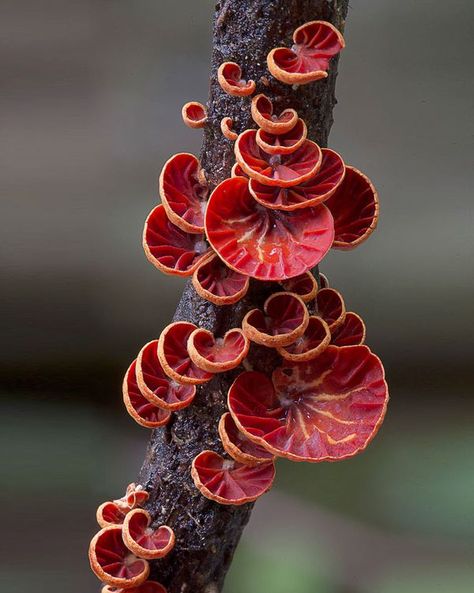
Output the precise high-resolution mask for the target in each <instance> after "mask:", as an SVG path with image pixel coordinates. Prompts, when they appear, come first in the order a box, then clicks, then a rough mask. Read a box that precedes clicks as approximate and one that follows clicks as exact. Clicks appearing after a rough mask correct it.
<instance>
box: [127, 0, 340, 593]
mask: <svg viewBox="0 0 474 593" xmlns="http://www.w3.org/2000/svg"><path fill="white" fill-rule="evenodd" d="M347 8H348V0H223V1H222V2H219V3H217V5H216V11H215V19H214V34H213V52H212V66H211V84H210V94H209V102H208V124H207V126H206V128H205V131H204V141H203V145H202V151H201V161H202V165H203V167H204V169H205V172H206V176H207V179H208V181H209V183H210V185H211V188H212V187H214V186H215V185H216V184H217V183H219V182H220V181H222V180H223V179H225V178H226V177H229V176H230V169H231V167H232V165H233V163H234V156H233V143H232V142H229V141H228V140H226V139H225V138H224V137H223V135H222V133H221V130H220V121H221V119H222V118H223V117H224V116H230V117H231V118H232V119H233V121H234V127H235V129H236V131H237V132H241V131H243V130H245V129H247V128H250V127H255V125H254V123H253V121H252V119H251V116H250V108H249V107H250V100H249V99H248V98H236V97H231V96H229V95H226V94H225V93H224V92H223V91H222V90H221V88H220V86H219V85H218V83H217V76H216V72H217V69H218V67H219V65H220V64H221V63H222V62H223V61H235V62H237V63H238V64H240V65H241V66H242V70H243V72H244V75H245V77H246V78H248V79H253V80H255V81H256V83H257V92H264V93H265V94H266V95H267V96H269V97H270V98H271V99H272V100H273V102H274V104H275V109H276V112H277V113H279V112H280V110H281V109H283V108H285V107H289V106H291V107H294V108H295V109H296V110H297V111H298V113H299V115H300V116H301V117H302V118H303V119H304V120H305V121H306V123H307V125H308V136H309V137H310V138H311V139H313V140H315V141H316V142H318V143H319V144H320V145H322V146H325V145H326V143H327V139H328V135H329V130H330V128H331V125H332V121H333V119H332V110H333V107H334V105H335V103H336V99H335V95H334V88H335V82H336V72H337V59H334V60H333V63H332V65H331V68H330V72H329V76H328V78H327V79H325V80H322V81H318V82H316V83H313V84H308V85H305V86H301V87H298V88H297V89H293V88H292V87H290V86H287V85H283V84H280V83H279V82H278V81H276V80H275V79H273V78H272V77H271V76H270V74H269V72H268V70H267V67H266V56H267V54H268V52H269V51H270V50H271V49H272V48H273V47H277V46H280V45H291V35H292V32H293V31H294V29H295V28H296V27H297V26H299V25H301V24H303V23H304V22H306V21H309V20H316V19H321V20H327V21H330V22H332V23H333V24H335V25H336V27H338V28H339V29H340V30H343V27H344V19H345V17H346V14H347ZM271 290H272V287H271V285H269V284H264V283H257V282H254V283H253V284H252V285H251V289H250V291H249V294H248V295H247V297H246V298H245V299H244V300H243V301H241V302H240V303H238V304H237V305H234V306H227V307H216V306H214V305H212V304H210V303H208V302H207V301H204V300H203V299H201V298H200V297H199V296H198V295H197V294H196V293H195V291H194V290H193V288H192V286H191V285H190V284H188V285H187V286H186V288H185V290H184V293H183V296H182V298H181V301H180V303H179V305H178V308H177V310H176V314H175V317H174V319H175V320H187V321H192V322H193V323H195V324H196V325H198V326H200V327H205V328H208V329H210V330H212V331H213V332H214V334H215V335H222V334H223V333H224V332H225V331H226V330H227V329H229V328H231V327H240V325H241V321H242V317H243V316H244V314H245V313H246V312H247V311H248V310H249V309H250V308H253V307H255V306H257V305H260V304H261V303H262V301H263V299H264V298H265V296H266V295H268V293H269V292H270V291H271ZM273 356H274V355H273V352H272V351H269V350H267V349H265V348H262V347H253V348H252V350H251V352H250V355H249V359H250V362H251V364H252V365H253V366H254V368H256V369H257V370H265V369H267V368H269V367H271V365H272V364H273V363H274V359H273ZM238 372H239V371H234V372H231V373H226V374H223V375H218V376H216V377H215V378H214V379H213V380H212V381H211V382H209V383H208V384H206V385H204V386H203V387H200V388H199V392H198V395H197V396H196V399H195V402H194V403H193V405H192V406H190V407H189V408H187V409H185V410H183V411H180V412H178V413H176V414H175V415H174V416H173V419H172V421H171V423H170V424H169V425H168V426H167V427H165V428H164V429H158V430H155V431H153V433H152V437H151V440H150V443H149V446H148V450H147V454H146V458H145V461H144V463H143V467H142V469H141V472H140V476H139V478H138V481H139V483H141V484H143V485H144V486H145V487H146V488H147V490H149V491H150V493H151V496H150V500H149V502H148V504H147V509H148V510H149V511H150V513H151V514H152V516H153V518H154V521H155V524H157V525H159V524H162V523H166V524H167V525H170V526H171V527H172V528H173V529H174V531H175V534H176V546H175V549H174V551H173V552H172V553H171V554H170V555H169V556H167V557H166V558H165V559H163V560H160V561H157V562H154V563H153V567H152V577H155V578H156V579H157V580H159V581H161V582H162V583H163V584H164V585H166V586H167V587H168V591H169V593H187V592H188V591H189V593H218V592H219V591H221V590H222V586H223V582H224V578H225V575H226V573H227V570H228V569H229V566H230V563H231V560H232V556H233V554H234V551H235V548H236V546H237V544H238V541H239V539H240V536H241V533H242V530H243V528H244V526H245V525H246V523H247V521H248V519H249V516H250V513H251V510H252V506H253V505H252V504H246V505H243V506H240V507H232V506H223V505H219V504H217V503H215V502H212V501H209V500H207V499H206V498H204V497H203V496H202V495H201V494H200V493H199V492H198V490H197V489H196V488H195V486H194V484H193V481H192V479H191V476H190V465H191V462H192V460H193V458H194V457H195V456H196V455H197V454H198V453H200V452H201V451H202V450H204V449H211V450H214V451H218V452H222V446H221V443H220V440H219V437H218V434H217V424H218V421H219V418H220V416H221V414H222V413H223V412H224V411H225V410H226V395H227V390H228V387H229V385H230V383H231V381H232V380H233V378H234V377H235V376H236V374H238ZM262 504H264V502H263V503H262Z"/></svg>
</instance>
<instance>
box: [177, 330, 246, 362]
mask: <svg viewBox="0 0 474 593" xmlns="http://www.w3.org/2000/svg"><path fill="white" fill-rule="evenodd" d="M249 346H250V344H249V341H248V338H247V337H246V336H245V334H244V332H243V331H242V330H241V329H238V328H234V329H230V330H229V331H228V332H226V334H225V335H224V337H223V338H215V337H214V335H213V333H212V332H210V331H208V330H207V329H202V328H197V329H195V330H194V331H193V332H192V334H191V335H190V336H189V338H188V352H189V356H190V358H191V360H192V361H193V363H194V364H195V365H196V366H197V367H199V368H200V369H202V370H204V371H208V372H210V373H223V372H224V371H230V370H231V369H235V367H238V366H239V364H240V363H241V362H242V361H243V360H244V358H245V357H246V356H247V353H248V351H249Z"/></svg>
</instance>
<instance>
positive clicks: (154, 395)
mask: <svg viewBox="0 0 474 593" xmlns="http://www.w3.org/2000/svg"><path fill="white" fill-rule="evenodd" d="M136 376H137V383H138V387H139V389H140V391H141V393H142V395H143V396H144V397H145V398H146V399H147V400H148V401H149V402H151V403H152V404H154V405H155V406H158V407H160V408H163V409H165V410H181V409H182V408H186V407H187V406H189V405H190V404H191V403H192V401H193V399H194V396H195V395H196V387H195V385H182V384H180V383H177V382H176V381H174V380H173V379H170V378H169V377H168V375H167V374H166V373H165V371H164V370H163V367H162V366H161V363H160V360H159V358H158V340H153V341H152V342H148V344H145V346H143V348H142V349H141V350H140V353H139V355H138V356H137V364H136Z"/></svg>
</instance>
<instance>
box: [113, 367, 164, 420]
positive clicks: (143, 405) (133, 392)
mask: <svg viewBox="0 0 474 593" xmlns="http://www.w3.org/2000/svg"><path fill="white" fill-rule="evenodd" d="M136 363H137V361H136V360H134V361H133V362H132V364H131V365H130V366H129V367H128V370H127V372H126V373H125V377H124V380H123V386H122V392H123V402H124V404H125V407H126V409H127V412H128V413H129V414H130V416H131V417H132V418H133V419H134V420H135V422H136V423H137V424H140V426H144V427H145V428H158V427H159V426H164V425H165V424H167V423H168V421H169V419H170V418H171V413H170V412H169V411H168V410H163V409H162V408H159V407H158V406H155V405H154V404H152V403H150V402H149V401H148V400H147V399H146V398H145V397H143V395H142V393H141V391H140V389H139V387H138V383H137V375H136Z"/></svg>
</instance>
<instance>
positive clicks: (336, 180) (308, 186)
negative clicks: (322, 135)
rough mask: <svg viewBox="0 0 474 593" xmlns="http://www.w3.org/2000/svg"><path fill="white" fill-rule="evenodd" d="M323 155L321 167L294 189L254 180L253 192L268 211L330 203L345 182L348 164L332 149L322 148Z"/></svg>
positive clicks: (252, 184)
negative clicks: (329, 200)
mask: <svg viewBox="0 0 474 593" xmlns="http://www.w3.org/2000/svg"><path fill="white" fill-rule="evenodd" d="M321 152H322V155H323V156H322V161H321V168H320V169H319V171H318V172H317V173H316V175H314V176H313V177H311V178H310V179H308V181H305V182H304V183H300V184H299V185H295V186H293V187H278V186H270V185H265V184H263V183H260V181H257V180H256V179H252V180H251V181H250V193H251V194H252V195H253V197H254V198H255V199H256V200H257V202H259V203H260V204H262V205H263V206H265V207H266V208H275V209H276V210H287V211H290V210H297V209H298V208H308V207H309V206H317V205H318V204H321V203H322V202H324V201H326V200H328V199H329V198H330V197H331V196H332V195H333V194H334V192H335V191H336V190H337V188H338V187H339V186H340V185H341V183H342V181H343V179H344V174H345V165H344V161H343V160H342V158H341V157H340V156H339V155H338V154H337V152H334V151H333V150H330V149H329V148H322V149H321Z"/></svg>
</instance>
